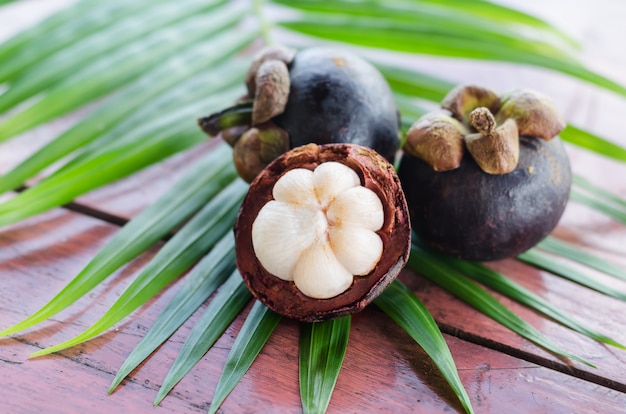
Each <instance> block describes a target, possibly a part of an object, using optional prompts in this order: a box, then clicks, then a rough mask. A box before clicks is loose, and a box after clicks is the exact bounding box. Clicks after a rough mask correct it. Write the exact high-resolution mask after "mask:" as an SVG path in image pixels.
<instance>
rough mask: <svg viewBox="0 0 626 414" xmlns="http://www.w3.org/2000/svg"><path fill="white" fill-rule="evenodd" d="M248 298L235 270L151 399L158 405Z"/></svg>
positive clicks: (226, 326) (224, 328) (248, 294)
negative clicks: (154, 396)
mask: <svg viewBox="0 0 626 414" xmlns="http://www.w3.org/2000/svg"><path fill="white" fill-rule="evenodd" d="M251 298H252V295H251V294H250V291H249V290H248V288H246V286H245V285H244V283H243V279H242V278H241V275H240V274H239V272H238V271H235V272H234V273H233V274H232V275H231V277H230V278H229V279H228V280H227V281H226V283H224V284H223V285H222V287H221V288H220V291H219V293H218V294H217V295H216V296H215V297H214V298H213V300H212V301H211V303H209V306H208V307H207V308H206V310H205V311H204V313H203V314H202V317H201V318H200V320H198V322H197V323H196V326H195V327H194V329H193V330H192V331H191V333H190V334H189V337H188V338H187V340H186V341H185V344H184V345H183V347H182V349H181V350H180V352H179V353H178V356H177V357H176V360H175V361H174V362H173V363H172V366H171V368H170V371H169V372H168V373H167V376H166V377H165V379H164V380H163V384H162V385H161V389H159V393H158V394H157V396H156V399H155V400H154V405H158V404H159V403H160V402H161V400H163V398H165V396H166V395H167V394H168V393H169V392H170V391H171V389H172V388H174V386H175V385H176V384H177V383H178V381H180V380H181V379H183V377H184V376H185V375H186V374H187V373H188V372H189V371H190V370H191V369H192V368H193V367H194V365H196V363H197V362H198V361H200V358H202V356H203V355H204V354H206V352H207V351H208V350H209V349H210V348H211V347H212V346H213V344H214V343H215V341H217V340H218V339H219V337H220V336H221V335H222V333H223V332H224V331H225V330H226V328H228V326H229V325H230V323H231V322H232V321H233V319H235V317H236V316H237V315H238V314H239V312H241V310H242V309H243V307H244V306H245V304H246V303H247V302H249V301H250V299H251Z"/></svg>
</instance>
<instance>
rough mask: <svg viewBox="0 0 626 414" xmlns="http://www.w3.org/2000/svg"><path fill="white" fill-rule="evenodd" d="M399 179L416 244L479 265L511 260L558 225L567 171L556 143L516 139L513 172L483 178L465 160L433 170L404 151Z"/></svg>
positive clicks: (567, 189)
mask: <svg viewBox="0 0 626 414" xmlns="http://www.w3.org/2000/svg"><path fill="white" fill-rule="evenodd" d="M398 174H399V176H400V178H401V180H402V183H403V187H404V191H405V194H406V197H407V201H408V204H409V210H410V214H411V219H412V226H413V228H414V230H415V233H416V235H417V236H418V238H419V240H420V241H421V242H422V243H424V244H425V245H427V246H429V247H430V248H432V249H434V250H437V251H439V252H441V253H444V254H447V255H450V256H454V257H458V258H462V259H466V260H477V261H488V260H496V259H502V258H506V257H512V256H516V255H518V254H520V253H522V252H524V251H526V250H527V249H529V248H531V247H532V246H534V245H535V244H537V243H538V242H539V241H541V240H542V239H543V238H544V237H545V236H547V235H548V234H549V233H550V232H551V231H552V230H553V229H554V227H556V225H557V223H558V221H559V219H560V217H561V215H562V214H563V211H564V209H565V206H566V204H567V201H568V198H569V192H570V187H571V171H570V165H569V161H568V158H567V154H566V152H565V149H564V147H563V144H562V142H561V140H560V139H558V137H557V138H555V139H553V140H551V141H544V140H541V139H538V138H535V137H528V136H520V153H519V162H518V165H517V167H516V168H515V169H514V170H513V171H512V172H510V173H508V174H503V175H491V174H486V173H484V172H483V171H482V170H481V169H480V168H479V167H478V165H477V164H476V162H475V161H474V159H473V158H472V157H471V156H470V155H468V154H466V155H465V156H464V157H463V160H462V162H461V166H460V167H459V168H457V169H455V170H452V171H446V172H436V171H434V170H433V169H432V167H431V166H429V165H428V164H426V163H425V162H424V161H422V160H420V159H418V158H416V157H414V156H412V155H410V154H407V153H405V154H404V155H403V157H402V160H401V163H400V168H399V171H398Z"/></svg>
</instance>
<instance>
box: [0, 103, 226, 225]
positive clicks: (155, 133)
mask: <svg viewBox="0 0 626 414" xmlns="http://www.w3.org/2000/svg"><path fill="white" fill-rule="evenodd" d="M237 94H238V93H237V92H235V91H227V92H223V93H220V94H217V95H214V96H212V97H210V98H208V99H205V100H204V101H200V102H197V103H194V104H192V105H190V106H188V107H185V108H181V109H180V110H178V111H177V112H174V113H172V114H170V115H168V116H166V117H163V118H161V119H159V120H158V122H155V123H154V124H151V125H149V128H147V130H138V131H133V132H131V133H130V134H129V135H128V136H126V137H124V138H120V139H119V140H118V141H117V142H115V143H114V144H113V145H112V146H111V147H110V148H106V149H103V151H101V152H99V153H96V154H93V155H92V156H91V157H88V158H86V159H84V160H82V161H81V162H80V163H79V164H76V165H73V166H72V168H68V169H65V170H63V171H61V172H59V173H58V174H55V175H53V176H51V177H49V178H47V179H46V180H44V181H42V182H41V183H39V184H37V185H36V186H34V187H31V188H29V189H27V190H26V191H24V192H22V193H20V194H19V195H18V196H17V197H15V198H13V199H10V200H8V201H7V202H5V203H4V204H0V226H2V225H7V224H9V223H14V222H17V221H19V220H22V219H24V218H26V217H29V216H32V215H34V214H38V213H40V212H42V211H46V210H48V209H51V208H53V207H57V206H60V205H63V204H65V203H68V202H70V201H71V200H73V199H74V198H76V197H77V196H79V195H81V194H84V193H86V192H88V191H90V190H92V189H94V188H97V187H100V186H102V185H104V184H108V183H111V182H113V181H115V180H118V179H120V178H123V177H126V176H127V175H129V174H131V173H133V172H135V171H138V170H140V169H141V168H144V167H147V166H148V165H151V164H153V163H155V162H157V161H160V160H162V159H164V158H166V157H168V156H169V155H172V154H175V153H177V152H180V151H182V150H185V149H187V148H190V147H192V146H193V145H196V144H198V143H200V142H201V141H203V140H204V139H205V138H206V136H205V135H204V134H203V133H202V132H200V131H199V128H198V126H197V125H196V124H195V122H193V121H192V120H194V119H196V118H197V117H198V116H200V114H201V112H202V111H203V110H205V109H206V110H210V109H211V108H214V109H215V108H219V107H220V106H221V105H223V102H230V101H231V100H232V99H234V98H235V96H237Z"/></svg>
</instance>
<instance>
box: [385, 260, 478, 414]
mask: <svg viewBox="0 0 626 414" xmlns="http://www.w3.org/2000/svg"><path fill="white" fill-rule="evenodd" d="M412 254H417V253H412ZM374 303H375V304H376V306H378V307H379V308H380V309H382V310H383V312H385V313H386V314H387V315H388V316H389V317H390V318H391V319H393V320H394V321H395V322H396V323H397V324H398V325H399V326H400V327H401V328H402V329H404V330H405V331H406V332H407V333H408V334H409V335H410V336H411V338H413V339H414V340H415V342H417V343H418V344H419V345H420V346H421V347H422V348H423V349H424V351H425V352H426V353H427V354H428V356H430V358H431V359H432V360H433V362H434V363H435V365H437V367H438V368H439V370H440V371H441V373H442V375H443V376H444V378H445V379H446V381H448V384H450V387H451V388H452V389H453V390H454V393H455V394H456V396H457V398H458V399H459V401H460V402H461V404H462V405H463V408H464V409H465V412H467V413H473V412H474V411H473V409H472V404H471V402H470V399H469V396H468V395H467V392H466V391H465V388H463V384H462V383H461V379H460V378H459V373H458V372H457V370H456V365H455V364H454V359H452V355H451V354H450V349H449V348H448V345H447V344H446V341H445V339H444V338H443V335H442V334H441V331H440V330H439V327H438V326H437V323H436V322H435V320H434V319H433V317H432V315H431V314H430V312H429V311H428V309H426V307H425V306H424V304H423V303H422V301H421V300H420V299H419V298H418V297H417V296H415V294H414V293H413V292H411V291H410V290H409V289H408V288H407V287H406V286H405V285H403V284H402V283H401V282H400V281H398V280H395V281H394V282H393V283H392V284H391V285H390V286H389V287H388V288H387V289H386V290H385V291H383V293H382V294H381V295H380V296H379V297H378V298H376V300H375V301H374Z"/></svg>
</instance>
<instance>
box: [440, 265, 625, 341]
mask: <svg viewBox="0 0 626 414" xmlns="http://www.w3.org/2000/svg"><path fill="white" fill-rule="evenodd" d="M446 261H447V262H448V263H449V264H450V265H451V266H452V267H454V268H455V269H457V270H458V271H459V272H462V273H463V274H465V275H467V276H469V277H471V278H472V279H474V280H476V281H477V282H480V283H481V284H483V285H486V286H489V287H490V288H492V289H493V290H495V291H497V292H499V293H502V294H503V295H506V296H508V297H509V298H511V299H514V300H516V301H517V302H520V303H522V304H524V305H526V306H528V307H529V308H531V309H533V310H535V311H537V312H540V313H542V314H544V315H546V316H547V317H549V318H552V319H553V320H555V321H557V322H559V323H560V324H562V325H564V326H567V327H568V328H570V329H572V330H574V331H577V332H579V333H581V334H583V335H586V336H587V337H589V338H592V339H595V340H596V341H598V342H604V343H605V344H609V345H613V346H615V347H617V348H621V349H626V347H625V346H624V345H622V344H620V343H619V342H617V341H615V340H614V339H612V338H610V337H608V336H606V335H602V334H600V333H598V332H597V331H595V330H594V329H591V328H588V327H586V326H584V325H583V324H581V323H579V322H577V321H576V320H574V319H573V318H571V317H570V316H568V315H566V314H565V313H564V312H562V311H560V310H559V309H557V308H556V307H554V306H552V305H551V304H550V303H548V302H547V301H545V300H544V299H543V298H541V297H539V296H538V295H536V294H535V293H533V292H531V291H530V290H528V289H526V288H524V287H522V286H520V285H519V284H517V283H515V282H513V281H512V280H511V279H509V278H507V277H506V276H504V275H502V274H500V273H498V272H496V271H494V270H492V269H489V268H488V267H486V266H484V265H481V264H479V263H472V262H466V261H463V260H458V259H453V258H446Z"/></svg>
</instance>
